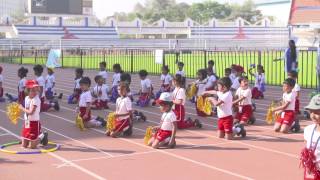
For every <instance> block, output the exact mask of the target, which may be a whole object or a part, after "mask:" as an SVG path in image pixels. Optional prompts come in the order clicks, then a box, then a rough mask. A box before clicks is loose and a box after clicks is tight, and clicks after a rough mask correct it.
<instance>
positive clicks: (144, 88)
mask: <svg viewBox="0 0 320 180" xmlns="http://www.w3.org/2000/svg"><path fill="white" fill-rule="evenodd" d="M140 84H141V92H142V93H148V92H149V91H148V88H151V81H150V79H144V80H141V81H140Z"/></svg>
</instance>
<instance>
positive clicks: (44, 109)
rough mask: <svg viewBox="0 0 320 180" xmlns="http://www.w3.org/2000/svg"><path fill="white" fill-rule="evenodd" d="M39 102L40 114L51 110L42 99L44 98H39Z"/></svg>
mask: <svg viewBox="0 0 320 180" xmlns="http://www.w3.org/2000/svg"><path fill="white" fill-rule="evenodd" d="M40 100H41V107H40V111H41V112H46V111H48V110H49V109H50V108H51V105H50V104H48V103H45V98H44V97H41V98H40Z"/></svg>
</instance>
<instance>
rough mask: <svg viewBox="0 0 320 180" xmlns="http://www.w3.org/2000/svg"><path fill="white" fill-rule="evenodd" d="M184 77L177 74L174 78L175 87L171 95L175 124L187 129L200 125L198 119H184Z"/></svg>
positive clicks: (199, 126)
mask: <svg viewBox="0 0 320 180" xmlns="http://www.w3.org/2000/svg"><path fill="white" fill-rule="evenodd" d="M185 81H186V80H185V78H184V77H182V76H181V75H179V74H177V75H176V76H175V77H174V79H173V83H174V86H175V89H174V91H173V93H172V95H173V104H174V108H173V112H174V114H175V115H176V117H177V125H178V128H179V129H187V128H192V127H197V128H201V127H202V125H201V123H200V121H199V120H198V119H195V120H192V119H191V118H188V120H186V119H185V108H184V105H185V103H186V90H185V89H184V88H183V87H184V86H185V85H184V84H185Z"/></svg>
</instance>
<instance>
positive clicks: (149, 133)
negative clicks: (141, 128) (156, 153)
mask: <svg viewBox="0 0 320 180" xmlns="http://www.w3.org/2000/svg"><path fill="white" fill-rule="evenodd" d="M152 129H153V127H152V126H149V127H148V128H147V129H146V134H145V135H144V139H143V140H144V144H145V145H147V144H148V142H149V140H150V139H151V138H152Z"/></svg>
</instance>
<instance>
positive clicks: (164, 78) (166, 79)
mask: <svg viewBox="0 0 320 180" xmlns="http://www.w3.org/2000/svg"><path fill="white" fill-rule="evenodd" d="M160 79H161V86H160V90H159V91H158V92H157V93H156V97H155V101H154V102H153V103H152V105H153V106H154V105H156V100H157V99H158V98H159V97H160V95H161V93H163V92H170V91H171V85H172V77H171V75H170V74H169V67H168V66H163V67H162V74H161V77H160Z"/></svg>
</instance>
